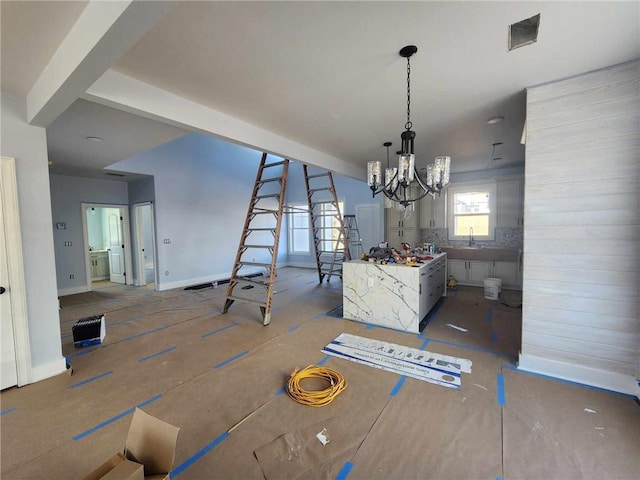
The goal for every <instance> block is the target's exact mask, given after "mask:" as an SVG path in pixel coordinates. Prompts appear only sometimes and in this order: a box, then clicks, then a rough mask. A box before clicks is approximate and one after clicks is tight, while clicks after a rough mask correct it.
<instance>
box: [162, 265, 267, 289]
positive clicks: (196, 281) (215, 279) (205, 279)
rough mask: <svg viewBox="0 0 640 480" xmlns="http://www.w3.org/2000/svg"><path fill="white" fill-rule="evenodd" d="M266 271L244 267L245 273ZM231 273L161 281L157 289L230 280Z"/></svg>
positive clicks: (243, 271)
mask: <svg viewBox="0 0 640 480" xmlns="http://www.w3.org/2000/svg"><path fill="white" fill-rule="evenodd" d="M264 272H265V269H264V268H260V267H254V268H251V269H249V268H246V269H244V268H243V269H242V274H243V275H253V274H256V273H264ZM231 273H232V272H231V271H229V272H223V273H218V274H216V275H208V276H206V277H200V278H189V279H187V280H177V281H175V282H167V283H161V284H157V291H159V292H164V291H165V290H173V289H174V288H182V287H190V286H191V285H199V284H201V283H208V282H218V281H220V280H229V279H230V278H231Z"/></svg>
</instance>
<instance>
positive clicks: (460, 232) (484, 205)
mask: <svg viewBox="0 0 640 480" xmlns="http://www.w3.org/2000/svg"><path fill="white" fill-rule="evenodd" d="M448 195H449V199H450V200H451V201H450V202H449V205H450V207H449V239H451V240H462V239H468V238H470V236H471V235H473V239H474V240H492V239H493V238H494V227H495V218H496V212H495V210H496V208H495V204H496V198H495V197H496V188H495V184H490V183H485V184H469V185H456V186H451V187H449V192H448Z"/></svg>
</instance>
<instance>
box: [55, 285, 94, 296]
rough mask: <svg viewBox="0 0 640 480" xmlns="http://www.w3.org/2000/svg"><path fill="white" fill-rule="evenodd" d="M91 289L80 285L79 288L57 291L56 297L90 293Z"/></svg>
mask: <svg viewBox="0 0 640 480" xmlns="http://www.w3.org/2000/svg"><path fill="white" fill-rule="evenodd" d="M90 291H91V289H90V288H88V287H87V286H86V285H80V286H79V287H69V288H60V289H58V296H59V297H65V296H67V295H75V294H76V293H84V292H90Z"/></svg>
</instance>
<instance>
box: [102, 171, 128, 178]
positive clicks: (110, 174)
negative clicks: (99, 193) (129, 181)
mask: <svg viewBox="0 0 640 480" xmlns="http://www.w3.org/2000/svg"><path fill="white" fill-rule="evenodd" d="M105 175H108V176H110V177H126V175H124V174H122V173H111V172H106V173H105Z"/></svg>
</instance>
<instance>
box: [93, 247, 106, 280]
mask: <svg viewBox="0 0 640 480" xmlns="http://www.w3.org/2000/svg"><path fill="white" fill-rule="evenodd" d="M89 260H90V262H91V265H90V266H91V280H106V279H108V278H109V252H92V253H91V254H89Z"/></svg>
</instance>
